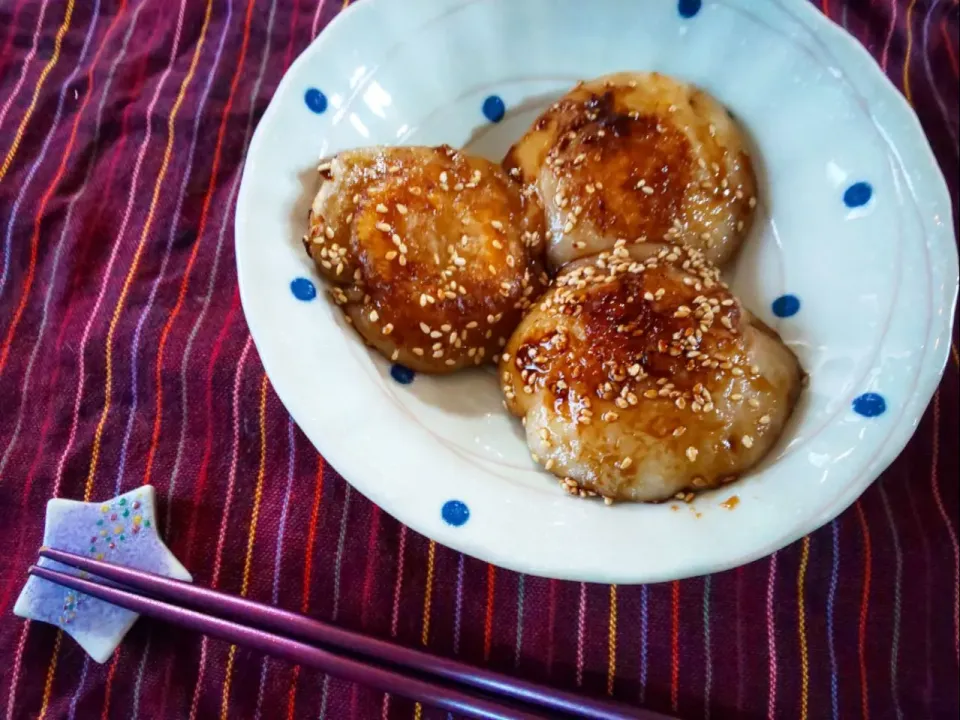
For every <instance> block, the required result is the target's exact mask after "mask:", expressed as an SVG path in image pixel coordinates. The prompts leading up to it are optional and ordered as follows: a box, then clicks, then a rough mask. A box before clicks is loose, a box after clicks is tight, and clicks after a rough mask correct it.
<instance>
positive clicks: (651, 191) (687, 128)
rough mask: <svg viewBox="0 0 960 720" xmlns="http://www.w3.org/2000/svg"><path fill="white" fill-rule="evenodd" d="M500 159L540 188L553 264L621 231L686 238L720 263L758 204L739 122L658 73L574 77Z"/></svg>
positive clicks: (607, 245)
mask: <svg viewBox="0 0 960 720" xmlns="http://www.w3.org/2000/svg"><path fill="white" fill-rule="evenodd" d="M504 167H506V168H507V170H508V171H509V172H510V173H511V175H512V176H513V177H515V178H517V179H520V180H522V181H524V182H526V183H532V184H534V185H535V186H536V187H537V189H538V191H539V193H540V197H541V200H542V202H543V205H544V209H545V211H546V215H547V225H548V231H549V234H550V241H549V245H548V259H549V262H550V265H551V266H553V267H560V266H562V265H563V264H564V263H567V262H570V261H571V260H575V259H577V258H579V257H585V256H588V255H594V254H596V253H599V252H603V251H604V250H611V249H612V248H613V243H614V242H615V241H616V240H618V239H623V240H626V241H627V242H628V243H631V244H632V243H636V242H644V241H646V242H658V243H659V242H667V243H671V244H683V245H687V246H689V247H694V248H697V249H699V250H701V251H703V253H704V254H705V256H706V257H707V259H708V260H710V261H711V262H713V263H715V264H718V265H721V264H723V263H725V262H727V261H728V260H730V259H731V258H732V257H733V255H734V254H735V253H736V251H737V249H738V248H739V246H740V244H741V242H742V241H743V238H744V237H745V236H746V234H747V233H748V232H749V230H750V225H751V221H752V219H753V216H754V212H753V211H754V208H755V207H756V199H755V195H756V180H755V177H754V171H753V167H752V165H751V162H750V158H749V155H748V153H747V150H746V148H745V142H744V138H743V135H742V133H741V131H740V129H739V128H738V127H737V125H736V123H735V122H734V121H733V119H732V118H731V117H730V115H729V114H728V113H727V111H726V110H725V109H724V108H723V107H722V106H721V105H720V104H719V103H718V102H717V101H716V100H714V99H713V98H712V97H711V96H710V95H708V94H707V93H705V92H702V91H700V90H698V89H697V88H695V87H693V86H692V85H688V84H686V83H682V82H678V81H676V80H673V79H672V78H669V77H666V76H664V75H660V74H657V73H618V74H615V75H608V76H605V77H601V78H598V79H596V80H592V81H590V82H586V83H580V84H579V85H577V87H576V88H574V89H573V90H572V91H570V92H569V93H567V95H565V96H564V97H563V98H561V99H560V100H559V101H558V102H556V103H555V104H554V105H552V106H551V107H550V108H549V109H548V110H547V111H546V112H544V113H543V115H541V116H540V118H539V119H538V120H537V122H536V123H534V125H533V127H532V128H531V129H530V131H529V132H527V134H526V135H524V137H523V138H521V140H520V141H519V142H518V143H517V144H516V145H514V146H513V148H511V150H510V152H509V153H508V154H507V157H506V158H505V160H504Z"/></svg>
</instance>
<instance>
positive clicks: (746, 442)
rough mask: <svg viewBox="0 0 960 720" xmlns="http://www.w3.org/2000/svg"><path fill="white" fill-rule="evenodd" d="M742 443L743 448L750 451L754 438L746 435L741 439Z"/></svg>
mask: <svg viewBox="0 0 960 720" xmlns="http://www.w3.org/2000/svg"><path fill="white" fill-rule="evenodd" d="M741 442H742V443H743V446H744V447H745V448H747V449H750V448H752V447H753V438H752V437H750V436H749V435H744V436H743V438H741Z"/></svg>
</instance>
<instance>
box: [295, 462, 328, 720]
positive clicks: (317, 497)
mask: <svg viewBox="0 0 960 720" xmlns="http://www.w3.org/2000/svg"><path fill="white" fill-rule="evenodd" d="M323 467H324V460H323V456H322V455H320V454H317V477H316V479H315V480H314V485H313V509H312V510H311V512H310V525H309V528H308V530H307V552H306V558H305V562H304V564H303V596H302V598H301V600H300V612H301V613H303V614H304V615H306V614H307V613H308V612H309V611H310V586H311V583H312V578H313V551H314V548H315V546H316V543H317V526H318V522H317V518H318V517H319V515H320V503H321V502H322V500H323ZM299 679H300V667H299V666H297V667H295V668H294V669H293V675H291V677H290V690H289V691H288V692H287V718H288V720H293V718H294V716H295V714H296V707H297V682H298V680H299Z"/></svg>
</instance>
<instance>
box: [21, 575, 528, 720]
mask: <svg viewBox="0 0 960 720" xmlns="http://www.w3.org/2000/svg"><path fill="white" fill-rule="evenodd" d="M29 572H30V574H31V575H36V576H37V577H39V578H43V579H44V580H49V581H50V582H54V583H57V584H58V585H63V586H65V587H69V588H72V589H73V590H76V591H78V592H81V593H84V594H86V595H91V596H93V597H97V598H100V599H101V600H106V601H107V602H109V603H112V604H114V605H118V606H120V607H124V608H126V609H128V610H133V611H134V612H137V613H140V614H142V615H148V616H150V617H154V618H157V619H158V620H165V621H167V622H170V623H172V624H174V625H179V626H180V627H185V628H187V629H190V630H196V631H198V632H201V633H203V634H204V635H209V636H211V637H215V638H218V639H220V640H225V641H226V642H229V643H233V644H235V645H243V646H245V647H248V648H252V649H254V650H259V651H260V652H262V653H265V654H267V655H272V656H273V657H277V658H281V659H283V660H288V661H290V662H293V663H296V664H298V665H307V666H310V667H314V668H317V669H319V670H322V671H323V672H326V673H330V674H331V675H336V676H337V677H340V678H343V679H345V680H349V681H352V682H356V683H361V684H363V685H369V686H371V687H375V688H378V689H380V690H384V691H386V692H389V693H394V694H396V695H402V696H404V697H407V698H410V699H411V700H416V701H418V702H422V703H426V704H427V705H433V706H434V707H438V708H441V709H443V710H448V711H451V712H457V713H462V714H464V715H467V716H468V717H473V718H482V719H483V720H514V718H518V719H521V720H546V716H545V715H538V714H534V713H531V712H528V711H525V710H520V709H518V708H514V707H510V706H508V705H503V704H500V703H497V702H495V701H493V700H488V699H486V698H482V697H479V696H477V695H471V694H469V693H466V692H463V691H461V690H458V689H457V688H454V687H450V686H446V685H438V684H435V683H432V682H429V681H427V680H422V679H419V678H416V677H413V676H408V675H401V674H400V673H398V672H395V671H393V670H389V669H387V668H384V667H380V666H377V665H369V664H365V663H363V662H362V661H359V660H353V659H351V658H348V657H345V656H342V655H335V654H334V653H331V652H328V651H327V650H321V649H320V648H317V647H314V646H312V645H307V644H306V643H302V642H298V641H296V640H291V639H290V638H286V637H283V636H281V635H275V634H273V633H269V632H266V631H264V630H258V629H256V628H251V627H246V626H244V625H240V624H237V623H234V622H232V621H230V620H223V619H221V618H217V617H212V616H209V615H204V614H203V613H200V612H197V611H195V610H189V609H187V608H182V607H178V606H176V605H170V604H168V603H165V602H163V601H162V600H157V599H155V598H150V597H144V596H142V595H136V594H135V593H132V592H129V591H127V590H123V589H121V588H116V587H113V586H110V585H100V584H98V583H96V582H94V581H91V580H86V579H83V578H80V577H77V576H75V575H69V574H67V573H63V572H59V571H57V570H51V569H49V568H45V567H38V566H33V567H31V568H30V571H29Z"/></svg>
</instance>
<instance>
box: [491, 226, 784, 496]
mask: <svg viewBox="0 0 960 720" xmlns="http://www.w3.org/2000/svg"><path fill="white" fill-rule="evenodd" d="M499 372H500V378H501V383H502V389H503V392H504V395H505V397H506V404H507V408H508V409H509V410H510V412H512V413H513V414H514V415H516V416H517V417H520V418H523V419H524V423H525V426H526V435H527V442H528V444H529V446H530V449H531V451H532V453H533V455H534V459H535V460H536V461H537V462H539V463H541V464H543V465H544V467H545V468H546V469H547V470H549V471H550V472H552V473H553V474H554V475H556V476H557V477H558V478H560V479H561V483H562V484H563V486H564V487H565V488H566V489H567V491H568V492H571V493H572V494H579V495H581V496H583V495H594V494H595V495H602V496H603V497H605V498H607V499H610V500H632V501H661V500H665V499H669V498H671V497H674V496H676V495H677V494H678V493H679V494H681V496H685V495H686V494H687V493H688V492H690V491H695V490H698V489H703V488H711V487H716V486H717V485H720V484H722V483H724V482H729V481H730V480H733V479H735V478H736V477H737V476H739V475H740V474H741V473H743V472H744V471H746V470H748V469H749V468H751V467H752V466H754V465H756V464H757V463H758V462H759V461H760V460H761V459H762V458H763V456H764V455H765V454H766V453H767V452H768V451H769V450H770V448H771V447H772V446H773V444H774V443H775V441H776V440H777V437H778V436H779V435H780V433H781V431H782V430H783V427H784V423H786V421H787V419H788V418H789V416H790V413H791V411H792V409H793V407H794V404H795V402H796V400H797V397H798V394H799V392H800V388H801V380H802V376H803V374H802V371H801V368H800V366H799V364H798V362H797V359H796V357H795V356H794V355H793V353H792V352H791V351H790V350H789V349H788V348H787V347H786V346H785V345H784V344H783V343H782V342H781V341H780V338H779V337H778V336H777V335H776V334H775V333H774V332H773V331H772V330H770V329H769V328H767V327H766V326H764V325H762V324H761V323H759V322H758V321H756V320H755V319H754V318H753V316H752V315H751V314H750V313H749V312H748V311H747V310H745V309H744V308H743V307H742V306H741V304H740V302H739V300H737V298H736V297H734V296H733V295H732V294H731V292H730V290H729V289H728V288H727V287H726V286H725V285H724V284H723V283H722V282H721V280H720V276H719V273H718V271H717V270H716V269H715V267H714V266H712V265H711V264H709V263H708V262H707V261H706V260H705V259H704V257H703V255H702V254H701V253H700V252H698V251H696V250H692V249H689V248H683V247H676V246H668V245H654V244H646V245H640V246H634V247H632V248H627V247H626V244H625V243H623V242H622V241H621V242H620V243H618V244H617V245H616V246H615V248H614V250H613V251H612V252H607V253H602V254H600V255H598V256H594V257H592V258H585V259H583V260H580V261H577V262H575V263H572V264H570V265H568V266H567V267H566V268H564V270H563V271H562V272H561V273H560V275H559V276H558V277H557V278H556V280H555V282H554V284H553V285H552V286H551V288H550V289H549V290H548V291H547V292H546V293H545V294H544V296H543V297H542V298H541V299H540V301H539V302H538V303H537V305H536V306H535V307H534V308H533V309H531V311H530V312H529V313H528V314H527V316H526V317H525V318H524V320H523V322H522V323H521V324H520V326H519V327H518V328H517V331H516V332H515V333H514V335H513V336H512V337H511V339H510V341H509V343H508V344H507V349H506V352H505V353H504V354H503V355H502V357H501V361H500V367H499Z"/></svg>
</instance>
